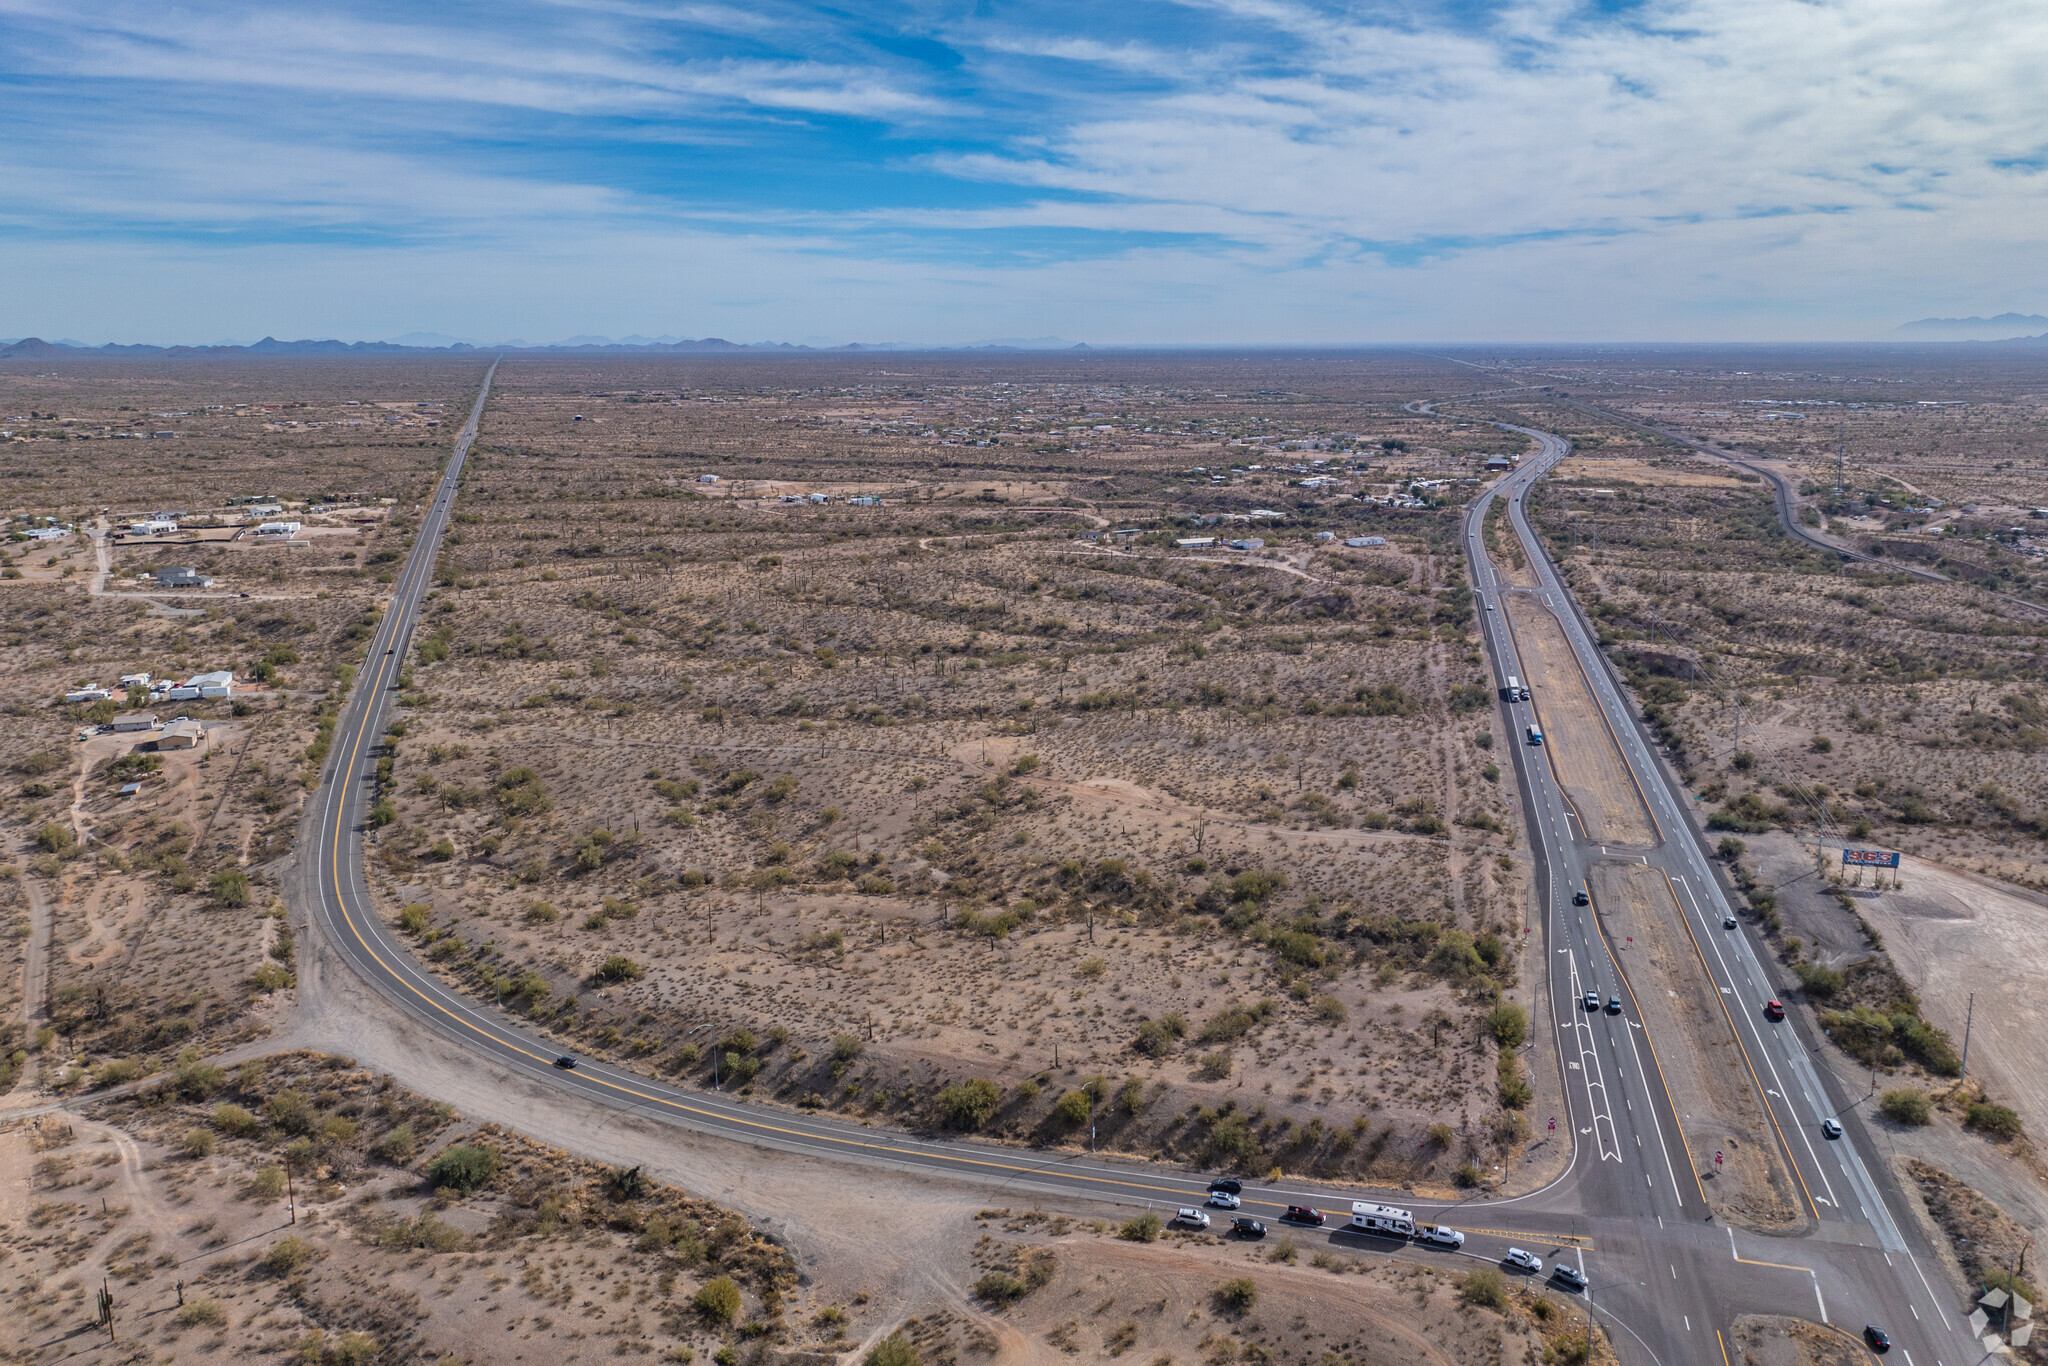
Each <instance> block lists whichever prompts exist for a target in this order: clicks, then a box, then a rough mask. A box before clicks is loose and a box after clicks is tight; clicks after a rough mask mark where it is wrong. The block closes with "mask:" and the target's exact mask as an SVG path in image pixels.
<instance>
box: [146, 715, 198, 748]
mask: <svg viewBox="0 0 2048 1366" xmlns="http://www.w3.org/2000/svg"><path fill="white" fill-rule="evenodd" d="M205 743H206V731H205V729H204V728H203V727H202V726H201V725H200V724H199V723H198V722H197V721H173V722H171V724H169V725H168V726H165V727H164V733H163V734H162V735H159V736H157V738H156V747H157V748H158V749H198V748H199V747H200V746H201V745H204V744H205Z"/></svg>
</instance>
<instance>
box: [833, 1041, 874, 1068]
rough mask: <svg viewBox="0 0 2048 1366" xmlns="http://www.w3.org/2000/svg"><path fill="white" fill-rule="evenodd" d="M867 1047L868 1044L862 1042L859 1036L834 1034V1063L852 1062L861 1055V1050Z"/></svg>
mask: <svg viewBox="0 0 2048 1366" xmlns="http://www.w3.org/2000/svg"><path fill="white" fill-rule="evenodd" d="M866 1047H867V1044H866V1043H864V1042H862V1040H861V1037H860V1035H858V1034H834V1035H833V1036H832V1060H833V1061H834V1062H852V1061H853V1060H854V1059H855V1058H857V1057H859V1056H860V1055H861V1050H862V1049H864V1048H866Z"/></svg>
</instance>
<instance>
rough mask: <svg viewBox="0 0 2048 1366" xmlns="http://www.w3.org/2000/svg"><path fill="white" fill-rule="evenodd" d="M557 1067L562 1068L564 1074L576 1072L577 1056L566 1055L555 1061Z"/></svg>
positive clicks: (572, 1054)
mask: <svg viewBox="0 0 2048 1366" xmlns="http://www.w3.org/2000/svg"><path fill="white" fill-rule="evenodd" d="M555 1066H557V1067H559V1068H561V1069H562V1070H563V1071H564V1072H573V1071H575V1070H576V1055H575V1054H574V1053H564V1054H563V1055H562V1056H561V1057H559V1058H556V1059H555Z"/></svg>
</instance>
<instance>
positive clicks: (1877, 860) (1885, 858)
mask: <svg viewBox="0 0 2048 1366" xmlns="http://www.w3.org/2000/svg"><path fill="white" fill-rule="evenodd" d="M1842 866H1843V867H1845V868H1896V867H1898V866H1899V855H1898V851H1897V850H1895V849H1844V850H1843V851H1842Z"/></svg>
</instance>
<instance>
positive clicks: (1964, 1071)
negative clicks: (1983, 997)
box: [1956, 991, 1977, 1082]
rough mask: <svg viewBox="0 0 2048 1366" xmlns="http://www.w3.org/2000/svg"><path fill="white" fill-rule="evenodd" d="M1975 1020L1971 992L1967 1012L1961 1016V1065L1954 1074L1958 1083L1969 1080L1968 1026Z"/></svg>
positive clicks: (1974, 1008) (1975, 1001)
mask: <svg viewBox="0 0 2048 1366" xmlns="http://www.w3.org/2000/svg"><path fill="white" fill-rule="evenodd" d="M1976 1018H1977V993H1976V992H1974V991H1973V992H1971V993H1970V1008H1969V1011H1968V1013H1967V1014H1965V1015H1964V1016H1963V1065H1962V1066H1961V1067H1960V1068H1958V1069H1957V1073H1956V1080H1957V1081H1959V1082H1961V1081H1968V1080H1969V1079H1970V1026H1971V1024H1973V1023H1974V1022H1975V1021H1976Z"/></svg>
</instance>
